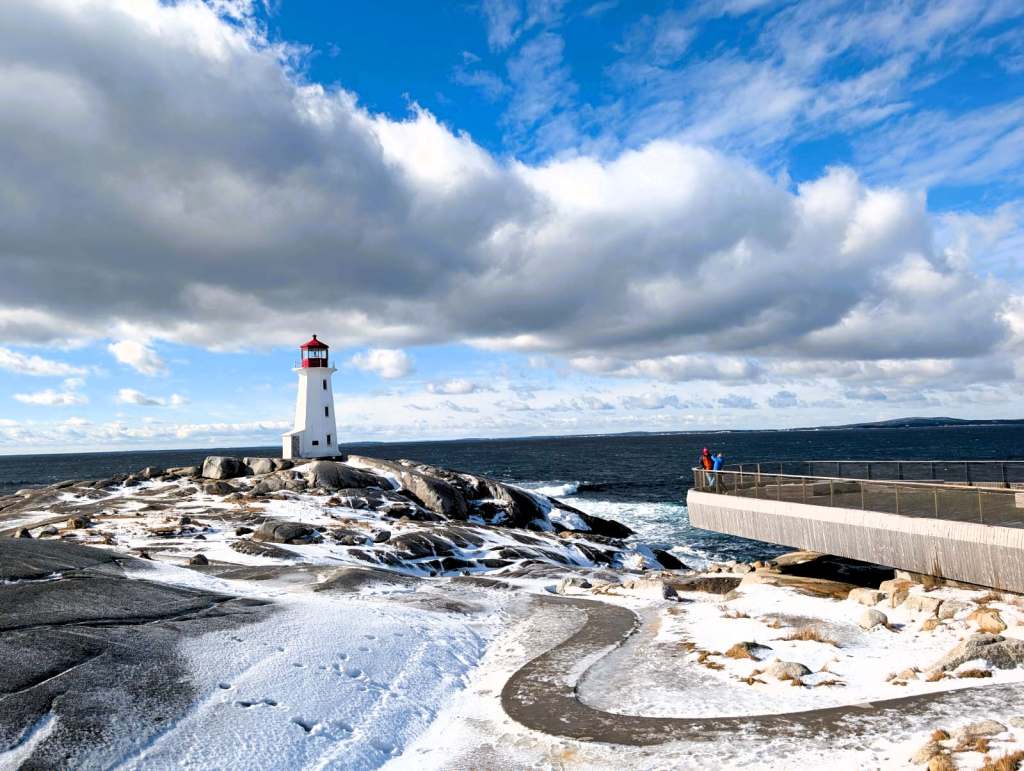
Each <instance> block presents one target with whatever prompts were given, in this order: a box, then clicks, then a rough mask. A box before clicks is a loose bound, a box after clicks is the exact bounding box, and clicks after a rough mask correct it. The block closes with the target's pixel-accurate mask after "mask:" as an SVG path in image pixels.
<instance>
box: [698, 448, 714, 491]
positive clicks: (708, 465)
mask: <svg viewBox="0 0 1024 771" xmlns="http://www.w3.org/2000/svg"><path fill="white" fill-rule="evenodd" d="M714 466H715V460H714V458H712V457H711V451H710V450H708V448H707V447H705V448H704V452H702V453H701V454H700V467H701V468H702V469H704V471H705V472H707V473H705V474H704V478H705V480H706V481H707V484H708V487H711V486H712V485H713V484H714V483H715V475H714V474H712V473H711V469H712V468H714Z"/></svg>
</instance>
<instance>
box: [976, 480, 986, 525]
mask: <svg viewBox="0 0 1024 771" xmlns="http://www.w3.org/2000/svg"><path fill="white" fill-rule="evenodd" d="M978 522H980V523H981V524H985V509H984V507H983V506H982V502H981V488H980V487H979V488H978Z"/></svg>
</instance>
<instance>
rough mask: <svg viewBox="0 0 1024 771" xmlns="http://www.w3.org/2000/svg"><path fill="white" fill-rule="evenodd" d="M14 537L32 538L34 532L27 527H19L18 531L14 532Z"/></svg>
mask: <svg viewBox="0 0 1024 771" xmlns="http://www.w3.org/2000/svg"><path fill="white" fill-rule="evenodd" d="M14 537H15V538H31V537H32V533H30V532H29V530H28V528H27V527H22V528H19V529H18V532H17V533H15V534H14Z"/></svg>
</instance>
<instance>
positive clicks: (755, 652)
mask: <svg viewBox="0 0 1024 771" xmlns="http://www.w3.org/2000/svg"><path fill="white" fill-rule="evenodd" d="M771 650H772V649H771V648H769V647H768V646H767V645H761V644H760V643H756V642H738V643H736V644H735V645H733V646H732V647H731V648H729V650H727V651H726V652H725V654H724V655H725V656H727V657H728V658H730V659H753V660H754V661H760V660H761V659H763V658H765V657H766V656H767V655H768V654H769V653H771Z"/></svg>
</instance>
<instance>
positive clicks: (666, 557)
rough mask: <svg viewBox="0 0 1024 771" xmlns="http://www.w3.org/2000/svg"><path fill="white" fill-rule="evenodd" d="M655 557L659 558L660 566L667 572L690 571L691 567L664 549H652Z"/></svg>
mask: <svg viewBox="0 0 1024 771" xmlns="http://www.w3.org/2000/svg"><path fill="white" fill-rule="evenodd" d="M651 552H653V553H654V556H655V557H656V558H657V560H658V562H659V564H660V565H661V566H662V567H663V568H665V570H689V567H690V566H689V565H687V564H686V563H684V562H682V561H681V560H679V559H677V558H676V556H675V555H674V554H672V553H671V552H667V551H665V550H664V549H653V548H652V549H651Z"/></svg>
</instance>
